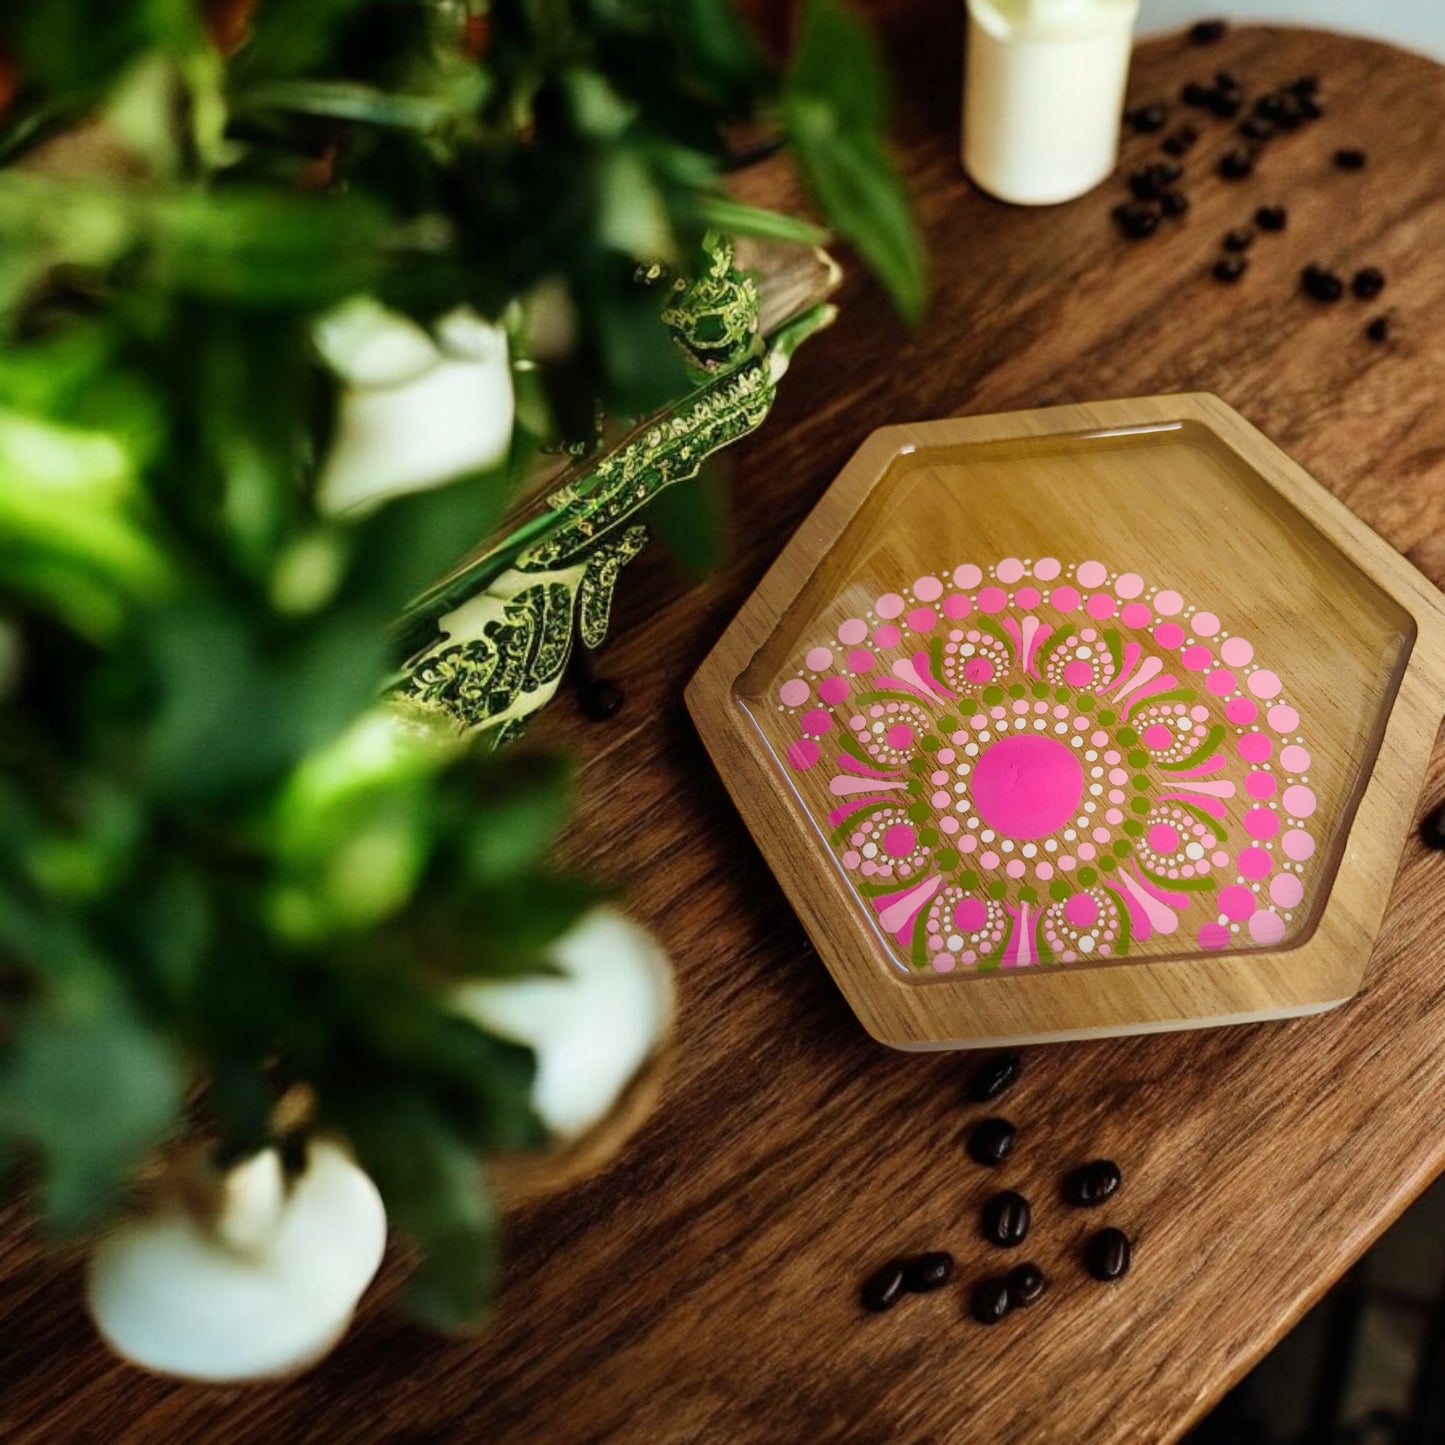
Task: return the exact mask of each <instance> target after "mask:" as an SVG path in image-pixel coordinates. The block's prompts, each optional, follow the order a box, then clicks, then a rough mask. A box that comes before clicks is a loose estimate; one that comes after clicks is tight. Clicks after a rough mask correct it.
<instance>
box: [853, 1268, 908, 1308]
mask: <svg viewBox="0 0 1445 1445" xmlns="http://www.w3.org/2000/svg"><path fill="white" fill-rule="evenodd" d="M906 1288H907V1285H906V1283H905V1279H904V1266H903V1262H902V1261H901V1260H897V1259H893V1260H889V1262H888V1263H887V1264H885V1265H884V1266H883V1267H882V1268H881V1269H877V1270H875V1271H874V1272H873V1273H872V1274H870V1275H869V1276H868V1278H867V1279H866V1280H864V1281H863V1290H862V1293H861V1294H860V1296H859V1298H860V1300H861V1301H862V1304H863V1308H864V1309H865V1310H872V1311H873V1312H874V1313H875V1314H878V1313H881V1312H882V1311H883V1310H891V1309H892V1308H893V1306H894V1305H896V1304H897V1303H898V1301H899V1300H900V1299H902V1298H903V1293H904V1290H905V1289H906Z"/></svg>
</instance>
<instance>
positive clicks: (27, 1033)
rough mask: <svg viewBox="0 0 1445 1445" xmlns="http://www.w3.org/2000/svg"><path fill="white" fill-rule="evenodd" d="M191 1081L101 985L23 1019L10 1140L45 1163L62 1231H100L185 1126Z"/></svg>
mask: <svg viewBox="0 0 1445 1445" xmlns="http://www.w3.org/2000/svg"><path fill="white" fill-rule="evenodd" d="M184 1083H185V1075H184V1072H183V1070H182V1068H181V1065H180V1061H179V1060H178V1059H177V1058H176V1056H175V1054H174V1053H173V1052H172V1050H171V1048H170V1047H169V1046H168V1045H167V1044H166V1043H165V1042H164V1041H162V1040H161V1039H160V1038H159V1037H158V1036H157V1035H156V1034H154V1033H153V1032H151V1030H150V1029H149V1028H147V1027H146V1026H145V1025H144V1024H143V1023H142V1022H141V1021H140V1020H139V1019H138V1018H137V1017H136V1016H135V1015H134V1014H133V1013H132V1012H131V1010H130V1008H129V1007H128V1006H127V1005H126V1004H125V1002H124V1001H123V1000H122V999H121V998H119V997H118V996H116V995H115V993H114V992H113V991H112V990H111V989H110V988H109V987H107V986H105V985H104V984H103V981H102V980H99V979H94V980H91V981H90V984H89V986H88V987H87V988H86V989H84V990H80V989H78V988H77V987H76V986H75V985H74V984H73V983H72V984H71V985H70V986H68V987H67V989H66V990H65V993H64V994H62V995H60V996H59V997H57V998H49V999H47V1000H45V1001H44V1002H42V1003H41V1004H40V1005H39V1006H37V1007H35V1008H32V1009H30V1010H28V1011H27V1012H26V1013H25V1014H24V1015H23V1016H22V1018H21V1021H20V1025H19V1028H18V1029H17V1030H16V1033H15V1037H14V1042H13V1044H12V1045H11V1047H10V1050H9V1057H8V1058H7V1059H6V1061H5V1065H4V1069H3V1071H0V1133H3V1134H4V1135H7V1136H9V1138H10V1139H11V1140H13V1141H16V1142H20V1143H23V1144H25V1145H27V1146H28V1147H29V1148H31V1149H33V1150H34V1151H35V1152H36V1153H37V1154H38V1155H39V1156H40V1158H41V1160H42V1163H43V1179H44V1183H43V1188H42V1196H41V1197H42V1203H43V1207H44V1211H45V1216H46V1219H47V1222H48V1223H49V1224H50V1225H51V1226H52V1227H54V1228H56V1229H60V1230H74V1229H78V1228H81V1227H83V1226H85V1225H88V1224H92V1223H94V1222H95V1221H96V1220H97V1219H98V1218H99V1217H101V1216H102V1215H103V1214H104V1213H105V1212H106V1211H107V1210H108V1209H109V1208H110V1207H112V1206H113V1205H114V1204H115V1202H116V1200H117V1198H118V1196H119V1193H120V1191H121V1189H122V1187H123V1185H124V1184H125V1181H126V1178H127V1176H128V1175H129V1174H130V1172H131V1171H132V1170H133V1169H134V1168H135V1167H136V1166H137V1165H138V1164H139V1163H140V1161H141V1160H142V1159H143V1158H144V1157H145V1155H146V1153H147V1151H148V1150H149V1149H150V1148H151V1147H152V1146H153V1145H154V1144H156V1143H157V1142H158V1141H159V1139H160V1138H161V1136H162V1135H163V1134H164V1133H165V1132H166V1131H167V1130H168V1129H170V1128H171V1127H172V1126H173V1125H174V1124H175V1123H176V1122H177V1121H178V1117H179V1113H180V1107H181V1098H182V1089H183V1087H184Z"/></svg>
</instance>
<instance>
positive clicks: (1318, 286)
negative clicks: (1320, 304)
mask: <svg viewBox="0 0 1445 1445" xmlns="http://www.w3.org/2000/svg"><path fill="white" fill-rule="evenodd" d="M1299 275H1300V285H1301V286H1302V287H1303V288H1304V292H1305V295H1307V296H1312V297H1313V298H1314V299H1315V300H1316V301H1338V300H1339V299H1340V297H1341V296H1343V295H1344V294H1345V283H1344V282H1343V281H1341V280H1340V278H1339V277H1338V276H1336V275H1335V273H1334V272H1333V271H1327V270H1326V269H1325V268H1324V267H1323V266H1306V267H1305V268H1304V270H1303V271H1301V272H1300V273H1299Z"/></svg>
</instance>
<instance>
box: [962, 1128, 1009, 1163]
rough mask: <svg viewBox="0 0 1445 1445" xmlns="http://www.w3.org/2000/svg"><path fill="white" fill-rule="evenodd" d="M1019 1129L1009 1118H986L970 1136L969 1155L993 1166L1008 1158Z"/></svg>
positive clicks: (976, 1160) (979, 1161) (978, 1161)
mask: <svg viewBox="0 0 1445 1445" xmlns="http://www.w3.org/2000/svg"><path fill="white" fill-rule="evenodd" d="M1017 1134H1018V1130H1017V1129H1015V1128H1014V1126H1013V1125H1012V1124H1010V1123H1009V1121H1008V1120H1007V1119H985V1120H984V1121H983V1122H982V1123H981V1124H979V1125H977V1126H976V1127H975V1128H974V1131H973V1133H971V1134H970V1135H969V1136H968V1153H969V1157H970V1158H971V1159H972V1160H973V1161H974V1163H975V1164H984V1165H987V1166H988V1167H989V1168H992V1167H993V1166H994V1165H995V1164H1002V1163H1003V1161H1004V1160H1005V1159H1007V1158H1008V1156H1009V1154H1010V1152H1011V1151H1012V1149H1013V1146H1014V1139H1015V1137H1016V1136H1017Z"/></svg>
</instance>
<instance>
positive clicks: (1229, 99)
mask: <svg viewBox="0 0 1445 1445" xmlns="http://www.w3.org/2000/svg"><path fill="white" fill-rule="evenodd" d="M1243 105H1244V102H1243V101H1242V100H1241V99H1240V98H1239V96H1238V95H1236V94H1235V92H1234V91H1232V90H1213V91H1210V93H1209V108H1210V110H1211V111H1213V112H1214V114H1215V115H1217V116H1219V117H1220V118H1221V119H1223V120H1233V119H1234V117H1235V116H1237V115H1238V114H1239V112H1240V109H1241V108H1242V107H1243Z"/></svg>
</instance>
